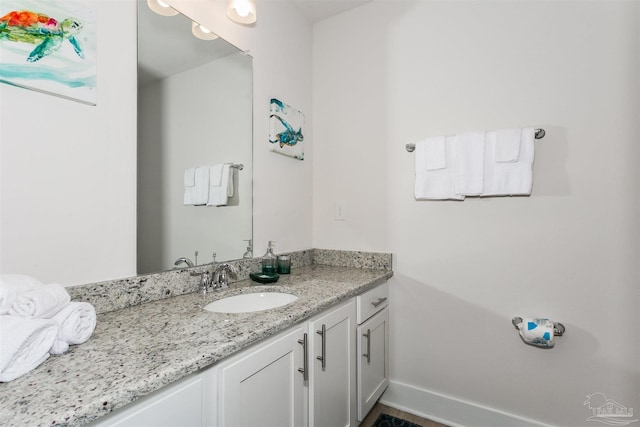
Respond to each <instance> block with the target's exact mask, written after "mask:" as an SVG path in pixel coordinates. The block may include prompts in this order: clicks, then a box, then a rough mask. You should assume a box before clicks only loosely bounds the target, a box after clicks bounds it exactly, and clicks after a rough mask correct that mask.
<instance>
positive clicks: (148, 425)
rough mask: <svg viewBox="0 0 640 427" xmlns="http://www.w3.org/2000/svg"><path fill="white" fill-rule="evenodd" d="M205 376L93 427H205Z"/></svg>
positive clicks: (168, 389)
mask: <svg viewBox="0 0 640 427" xmlns="http://www.w3.org/2000/svg"><path fill="white" fill-rule="evenodd" d="M204 381H205V376H204V374H197V375H196V376H194V377H190V378H188V379H185V380H181V381H178V382H177V383H175V384H171V385H168V386H167V387H165V388H162V389H160V390H158V391H157V392H155V393H152V394H150V395H148V396H145V397H143V398H142V399H140V400H138V401H136V402H133V403H131V404H129V405H127V406H125V407H124V408H122V409H120V410H118V411H116V412H115V413H113V414H111V415H107V416H105V417H102V418H100V419H99V420H98V421H96V422H95V423H93V424H91V426H92V427H107V426H109V427H176V426H181V427H183V426H184V427H203V425H204V407H203V398H202V396H203V386H204Z"/></svg>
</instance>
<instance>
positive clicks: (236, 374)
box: [218, 326, 306, 427]
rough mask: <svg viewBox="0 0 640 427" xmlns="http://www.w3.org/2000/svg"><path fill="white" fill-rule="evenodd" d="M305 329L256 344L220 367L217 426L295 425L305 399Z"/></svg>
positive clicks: (301, 418) (298, 328) (299, 420)
mask: <svg viewBox="0 0 640 427" xmlns="http://www.w3.org/2000/svg"><path fill="white" fill-rule="evenodd" d="M304 332H305V328H303V327H302V326H298V327H295V328H294V329H293V330H291V331H289V332H287V333H285V334H284V335H281V336H278V337H276V338H274V339H271V340H268V341H267V342H266V343H264V344H262V343H261V344H259V346H258V347H256V348H255V349H249V350H247V351H245V352H243V353H242V354H241V355H239V356H236V357H234V358H232V359H231V360H230V361H229V362H227V363H224V364H223V365H221V366H220V369H219V371H218V373H219V377H218V378H219V383H220V389H219V404H220V406H219V409H218V413H219V417H220V418H219V420H220V422H219V425H220V426H224V427H255V426H260V427H287V426H289V427H299V426H301V425H303V412H304V411H303V405H304V399H305V396H306V395H305V390H304V380H303V374H302V373H300V372H299V371H298V369H299V368H303V366H304V365H303V346H302V345H301V344H300V343H299V341H302V340H303V337H304Z"/></svg>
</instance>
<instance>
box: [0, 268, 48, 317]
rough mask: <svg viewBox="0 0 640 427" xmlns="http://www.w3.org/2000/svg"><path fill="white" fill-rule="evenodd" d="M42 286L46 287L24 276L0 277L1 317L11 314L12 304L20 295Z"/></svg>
mask: <svg viewBox="0 0 640 427" xmlns="http://www.w3.org/2000/svg"><path fill="white" fill-rule="evenodd" d="M40 286H44V283H42V282H41V281H39V280H38V279H36V278H34V277H31V276H26V275H24V274H2V275H0V315H1V314H9V309H10V308H11V304H13V302H14V301H15V300H16V298H17V297H18V296H19V295H20V294H23V293H25V292H29V291H32V290H34V289H36V288H39V287H40Z"/></svg>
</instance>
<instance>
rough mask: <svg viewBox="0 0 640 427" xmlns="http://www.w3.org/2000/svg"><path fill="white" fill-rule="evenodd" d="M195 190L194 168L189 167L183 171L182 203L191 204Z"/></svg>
mask: <svg viewBox="0 0 640 427" xmlns="http://www.w3.org/2000/svg"><path fill="white" fill-rule="evenodd" d="M195 191H196V168H189V169H186V170H185V171H184V204H185V205H193V198H194V196H195Z"/></svg>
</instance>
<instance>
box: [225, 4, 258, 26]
mask: <svg viewBox="0 0 640 427" xmlns="http://www.w3.org/2000/svg"><path fill="white" fill-rule="evenodd" d="M227 16H228V17H229V19H231V20H232V21H235V22H238V23H240V24H253V23H254V22H256V2H255V0H229V3H228V5H227Z"/></svg>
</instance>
